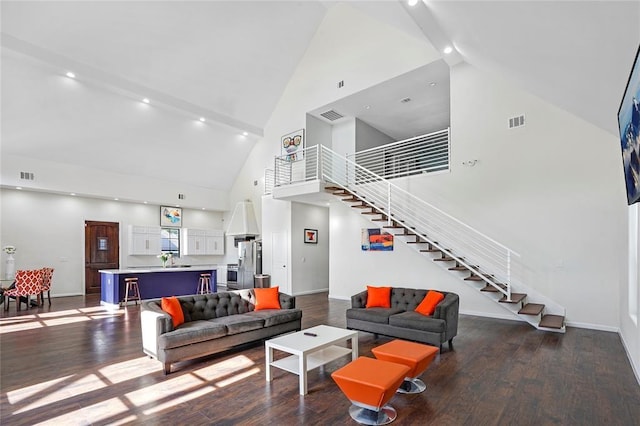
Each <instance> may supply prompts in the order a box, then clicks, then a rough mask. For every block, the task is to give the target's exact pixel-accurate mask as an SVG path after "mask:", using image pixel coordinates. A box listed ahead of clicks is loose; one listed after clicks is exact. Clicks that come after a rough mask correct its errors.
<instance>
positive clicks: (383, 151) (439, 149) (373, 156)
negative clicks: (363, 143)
mask: <svg viewBox="0 0 640 426" xmlns="http://www.w3.org/2000/svg"><path fill="white" fill-rule="evenodd" d="M449 148H450V144H449V128H447V129H444V130H440V131H437V132H433V133H429V134H426V135H422V136H416V137H414V138H410V139H405V140H402V141H398V142H393V143H390V144H386V145H382V146H378V147H375V148H370V149H365V150H363V151H358V152H356V153H355V154H349V155H347V158H348V159H349V160H351V161H353V162H354V163H356V164H359V165H360V166H362V167H364V168H366V169H367V170H369V171H371V172H372V173H375V174H377V175H378V176H381V177H383V178H385V179H393V178H397V177H404V176H411V175H416V174H421V173H433V172H442V171H446V170H449Z"/></svg>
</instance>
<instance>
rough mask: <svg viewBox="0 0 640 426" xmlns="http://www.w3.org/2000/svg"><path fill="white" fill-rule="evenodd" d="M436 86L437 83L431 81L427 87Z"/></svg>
mask: <svg viewBox="0 0 640 426" xmlns="http://www.w3.org/2000/svg"><path fill="white" fill-rule="evenodd" d="M436 84H438V83H436V82H435V81H432V82H431V83H429V86H431V87H433V86H435V85H436Z"/></svg>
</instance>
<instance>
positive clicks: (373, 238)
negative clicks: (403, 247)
mask: <svg viewBox="0 0 640 426" xmlns="http://www.w3.org/2000/svg"><path fill="white" fill-rule="evenodd" d="M361 247H362V251H393V234H390V233H388V232H385V231H382V230H380V228H363V229H362V244H361Z"/></svg>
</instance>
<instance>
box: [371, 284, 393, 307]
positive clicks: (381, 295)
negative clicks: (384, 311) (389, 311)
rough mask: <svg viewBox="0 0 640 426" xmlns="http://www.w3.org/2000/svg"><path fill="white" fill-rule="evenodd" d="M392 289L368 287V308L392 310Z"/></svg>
mask: <svg viewBox="0 0 640 426" xmlns="http://www.w3.org/2000/svg"><path fill="white" fill-rule="evenodd" d="M390 307H391V287H371V286H367V308H390Z"/></svg>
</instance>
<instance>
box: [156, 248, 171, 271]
mask: <svg viewBox="0 0 640 426" xmlns="http://www.w3.org/2000/svg"><path fill="white" fill-rule="evenodd" d="M158 257H159V258H160V260H161V261H162V267H163V268H166V267H167V262H168V261H169V259H171V257H172V256H171V253H167V252H164V251H163V252H162V253H160V254H159V255H158Z"/></svg>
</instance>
